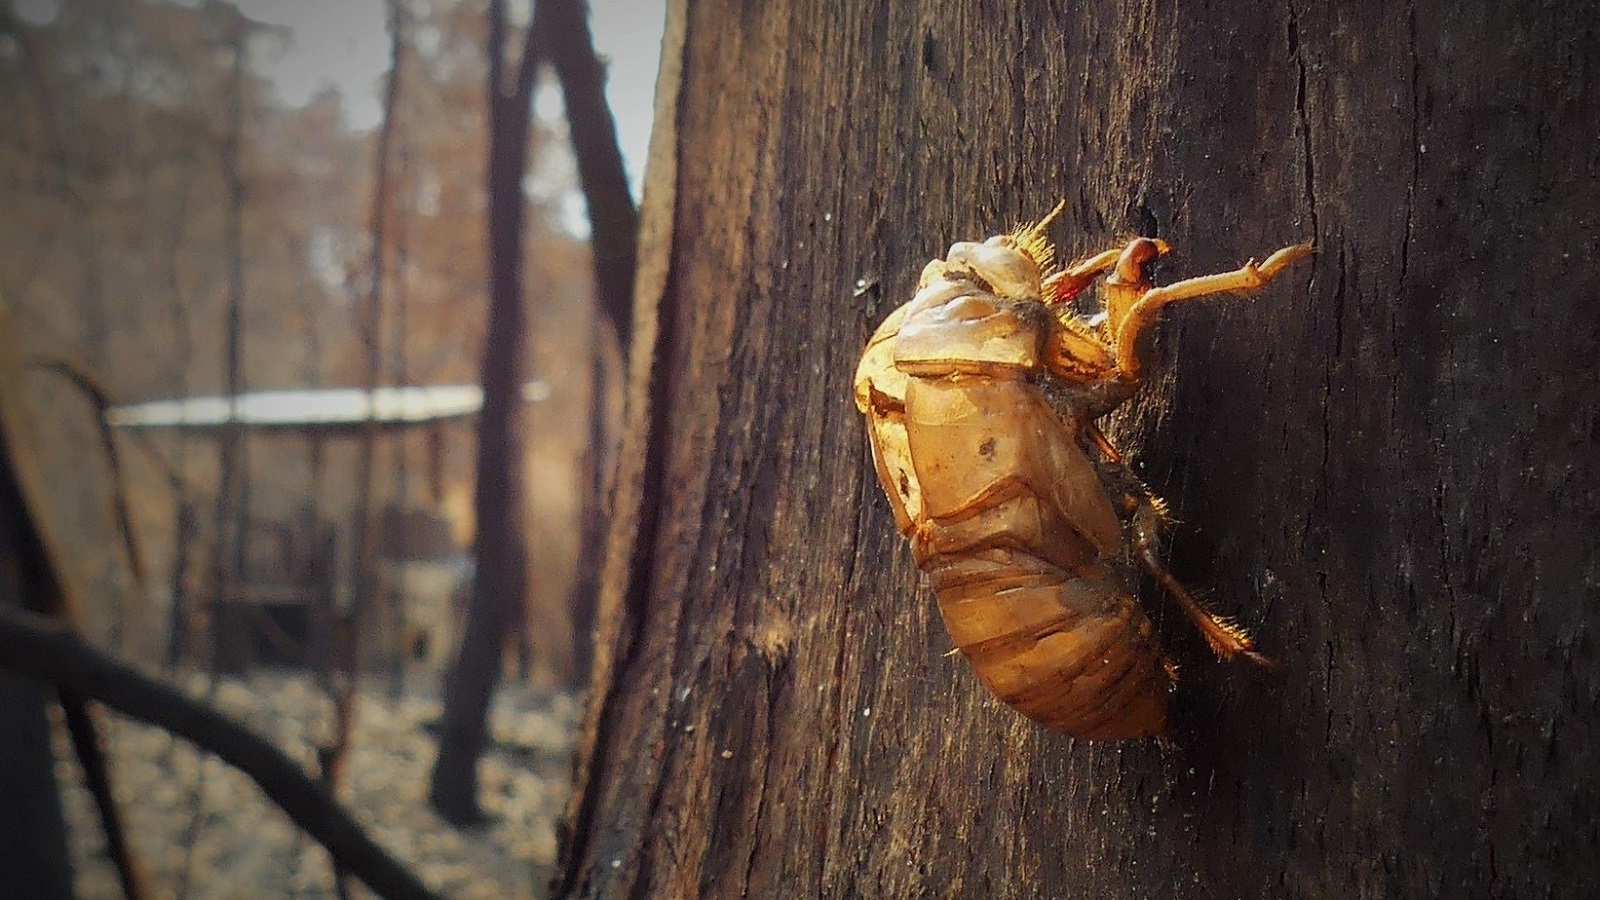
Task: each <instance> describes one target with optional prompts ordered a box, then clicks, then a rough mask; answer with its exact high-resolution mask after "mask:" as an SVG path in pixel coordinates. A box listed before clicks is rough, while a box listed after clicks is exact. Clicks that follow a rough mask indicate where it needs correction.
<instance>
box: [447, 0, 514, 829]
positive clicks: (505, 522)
mask: <svg viewBox="0 0 1600 900" xmlns="http://www.w3.org/2000/svg"><path fill="white" fill-rule="evenodd" d="M506 31H507V23H506V9H505V3H504V2H503V0H490V3H489V42H488V56H489V71H488V78H487V81H488V85H487V86H488V111H489V165H488V197H489V202H488V235H489V329H488V334H487V335H486V336H485V338H484V346H483V379H482V382H483V410H482V411H481V412H480V413H479V414H478V470H477V485H476V489H475V491H474V494H473V510H474V513H475V520H476V524H477V533H476V535H475V536H474V537H473V557H474V559H475V561H476V564H477V570H476V573H475V578H474V582H473V588H472V599H471V600H470V602H469V605H468V607H467V619H466V627H465V629H464V630H463V633H462V636H461V646H460V648H459V650H458V651H457V653H456V659H455V661H454V663H453V664H452V665H451V667H450V672H449V675H448V677H447V679H446V681H445V696H444V721H443V724H442V731H441V733H440V736H439V758H438V759H437V760H436V761H435V763H434V766H433V782H432V785H431V787H430V788H429V792H428V801H429V803H430V804H431V805H432V806H433V808H434V809H435V810H437V811H438V812H439V814H440V815H441V816H443V817H444V818H445V819H446V820H447V821H450V822H453V823H455V824H467V823H471V822H476V821H478V820H480V819H482V818H483V813H482V811H481V810H479V809H478V757H479V755H480V754H481V753H482V752H483V743H484V739H485V737H486V730H485V728H486V722H485V719H486V717H487V716H488V712H489V700H490V698H491V696H492V695H493V693H494V687H495V684H496V683H497V682H498V681H499V679H500V658H501V654H502V653H503V651H504V648H505V641H506V636H507V635H508V634H509V633H510V631H511V628H512V626H513V625H514V624H515V623H516V622H517V621H518V617H519V616H521V615H522V597H523V592H524V590H525V589H526V583H527V549H526V547H525V546H524V545H523V543H522V530H521V528H520V527H519V525H520V516H519V513H520V511H521V509H522V463H521V452H520V451H521V447H522V443H521V440H520V438H519V437H518V434H519V430H518V426H519V423H520V422H521V420H522V416H521V410H522V356H523V340H524V336H523V326H524V323H525V322H526V320H527V313H526V311H525V310H524V308H523V296H522V234H523V227H522V226H523V221H524V220H525V218H526V216H525V213H526V205H527V201H526V200H525V199H524V197H523V190H522V179H523V175H524V173H525V172H526V171H527V159H528V124H529V118H530V116H531V115H532V113H533V108H532V103H531V101H532V96H533V85H534V78H535V75H536V74H537V71H538V56H537V54H536V50H535V48H536V44H537V42H536V40H535V38H534V29H533V27H532V26H529V27H528V28H527V29H526V30H525V31H524V33H523V40H522V51H521V55H520V57H519V58H518V60H517V64H516V67H515V68H514V69H512V73H511V77H507V75H506V70H507V69H508V68H509V66H508V63H507V56H508V49H507V45H506Z"/></svg>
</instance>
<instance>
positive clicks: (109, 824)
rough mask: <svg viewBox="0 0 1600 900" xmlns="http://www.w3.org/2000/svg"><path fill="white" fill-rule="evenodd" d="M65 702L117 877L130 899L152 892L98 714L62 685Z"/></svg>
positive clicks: (70, 729)
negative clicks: (117, 791)
mask: <svg viewBox="0 0 1600 900" xmlns="http://www.w3.org/2000/svg"><path fill="white" fill-rule="evenodd" d="M56 699H57V700H59V701H60V703H61V713H62V718H63V719H65V720H66V724H67V733H68V734H70V735H71V737H72V748H73V750H74V751H75V752H76V753H77V754H78V765H80V766H82V767H83V780H84V783H85V785H86V786H87V787H88V788H89V795H90V796H91V797H93V798H94V802H95V808H96V809H98V810H99V812H100V821H101V824H102V826H103V827H104V829H105V833H106V849H107V852H108V853H110V855H111V861H112V863H113V864H114V865H115V866H116V869H117V879H118V880H119V881H120V882H121V883H122V894H123V896H125V897H127V898H128V900H141V898H144V897H149V896H151V893H150V890H149V888H148V887H147V882H148V877H147V876H146V874H145V872H144V870H143V867H142V866H140V865H139V863H138V861H137V860H136V859H134V856H133V848H132V847H130V846H129V845H128V829H127V824H126V823H125V822H124V821H123V819H122V811H121V809H119V808H118V807H117V802H116V798H115V795H114V793H113V791H112V789H111V766H110V764H109V762H108V761H107V759H106V754H105V749H104V748H103V747H101V746H100V736H99V734H98V732H97V730H96V728H95V723H94V717H93V716H91V715H90V714H89V704H88V703H87V702H86V701H85V700H84V698H83V696H82V695H80V694H79V693H78V692H76V691H72V690H68V689H66V688H62V689H61V690H60V691H59V692H58V694H57V697H56Z"/></svg>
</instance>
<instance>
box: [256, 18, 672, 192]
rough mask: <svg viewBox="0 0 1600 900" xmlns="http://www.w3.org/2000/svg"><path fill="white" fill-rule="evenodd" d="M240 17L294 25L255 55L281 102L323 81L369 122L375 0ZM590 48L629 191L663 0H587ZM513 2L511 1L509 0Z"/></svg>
mask: <svg viewBox="0 0 1600 900" xmlns="http://www.w3.org/2000/svg"><path fill="white" fill-rule="evenodd" d="M235 2H236V3H237V5H238V6H239V8H240V9H241V10H243V11H244V13H245V15H247V16H249V17H251V18H253V19H257V20H259V21H262V22H270V23H272V24H276V25H284V26H287V27H288V28H290V29H292V30H293V31H294V38H293V40H292V42H291V44H290V46H289V47H288V48H286V49H285V51H284V52H283V53H282V54H281V56H279V57H278V58H276V59H268V60H261V61H260V64H261V67H262V70H263V71H264V72H265V73H266V75H267V76H268V77H269V78H270V79H271V80H272V81H273V83H274V84H276V85H277V88H278V92H279V95H280V96H281V97H282V98H283V99H284V101H285V102H287V103H289V104H292V105H299V104H301V103H304V102H306V101H307V100H309V99H310V98H311V96H312V95H313V94H315V93H316V92H317V91H318V90H320V89H322V88H323V87H324V86H326V85H329V84H331V85H334V86H335V87H337V88H339V90H340V92H341V93H342V94H344V99H345V110H346V112H347V114H348V115H349V119H350V124H351V126H352V127H355V128H371V127H373V126H375V125H376V124H377V122H378V117H379V114H380V107H379V101H380V91H381V89H382V82H383V75H384V71H385V69H386V68H387V67H388V65H389V36H388V33H387V30H386V25H385V22H384V12H383V10H384V2H383V0H235ZM589 5H590V8H591V10H592V16H593V17H592V19H591V22H590V25H591V28H592V29H593V31H594V39H595V46H596V49H598V50H599V52H600V54H601V56H602V57H605V58H606V60H607V61H608V62H609V65H608V67H607V71H608V73H609V78H608V80H607V82H606V96H607V98H608V99H609V100H610V102H611V111H612V115H613V116H614V117H615V118H616V120H617V134H618V141H619V143H621V145H622V155H623V159H624V161H625V163H626V165H627V167H628V178H629V180H630V181H631V182H632V183H633V186H634V193H635V194H637V193H638V191H639V185H640V183H641V180H642V178H643V174H644V172H643V170H644V160H645V154H646V151H647V150H648V148H649V144H650V120H651V113H652V110H653V106H654V102H655V82H656V68H657V66H658V65H659V63H660V57H661V32H662V29H663V27H664V24H665V21H666V0H590V4H589ZM512 6H513V7H515V6H517V4H516V3H515V2H513V3H512ZM547 108H548V104H541V111H544V110H545V109H547Z"/></svg>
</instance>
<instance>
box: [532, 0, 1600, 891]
mask: <svg viewBox="0 0 1600 900" xmlns="http://www.w3.org/2000/svg"><path fill="white" fill-rule="evenodd" d="M672 6H673V9H672V12H671V14H670V16H669V34H668V43H667V50H668V52H667V53H666V54H665V56H664V60H665V62H664V70H663V89H662V95H661V98H660V104H661V108H660V109H659V110H658V113H657V123H658V129H661V131H660V132H659V133H658V135H657V144H656V147H655V153H654V155H653V156H652V163H651V170H650V172H651V176H650V178H651V183H650V184H649V185H648V187H647V191H646V200H645V207H644V210H643V226H642V227H643V230H642V234H641V244H640V275H639V280H638V298H637V308H636V311H637V314H638V321H637V325H636V342H635V344H634V345H633V348H632V351H631V363H632V374H631V376H630V377H631V385H630V396H629V402H630V412H629V417H628V418H629V423H628V433H627V435H626V438H625V446H624V451H623V463H622V465H623V470H622V472H621V474H620V478H619V495H618V506H617V519H616V521H615V523H614V526H613V530H612V534H611V540H610V546H611V554H610V557H609V559H608V561H607V568H606V572H605V576H604V584H603V590H602V607H601V612H600V617H601V622H600V636H601V642H600V644H599V645H598V653H599V655H600V659H599V660H598V662H597V665H596V667H595V672H596V681H595V683H594V685H593V690H592V696H593V697H594V702H593V706H592V708H591V710H590V712H589V715H588V717H587V720H586V722H585V732H584V734H583V735H582V739H581V741H580V752H581V753H582V756H581V758H580V762H579V782H578V786H577V793H576V795H575V797H574V799H573V801H572V806H571V809H570V810H569V812H570V820H569V822H568V825H567V828H566V831H565V834H564V846H563V859H562V869H561V874H560V877H559V880H558V884H557V888H558V892H559V893H560V894H561V895H564V896H589V895H593V896H605V897H613V896H641V897H642V896H720V897H731V896H831V897H842V896H868V897H911V896H941V897H942V896H957V897H1034V896H1074V897H1091V896H1109V897H1123V896H1134V897H1140V896H1156V897H1167V896H1194V897H1209V896H1237V897H1284V896H1289V897H1293V896H1427V895H1444V896H1500V895H1516V896H1543V895H1546V894H1560V895H1566V896H1585V895H1589V894H1592V893H1594V892H1595V890H1596V889H1597V888H1600V859H1597V856H1596V854H1595V853H1594V848H1595V846H1596V845H1597V843H1600V833H1597V826H1596V817H1595V815H1594V810H1595V809H1596V808H1597V807H1600V777H1597V775H1596V774H1595V773H1596V772H1600V711H1597V702H1596V701H1597V696H1600V662H1597V658H1600V654H1597V652H1596V647H1595V638H1594V635H1593V631H1594V629H1595V627H1596V625H1597V624H1600V597H1597V589H1596V586H1595V585H1596V583H1597V580H1600V577H1597V574H1596V572H1597V566H1600V554H1597V553H1596V552H1595V550H1594V549H1593V541H1594V538H1593V535H1594V534H1595V531H1596V528H1597V527H1600V493H1597V491H1600V489H1597V486H1596V485H1597V482H1596V479H1595V462H1594V449H1593V445H1594V442H1595V441H1596V438H1597V437H1600V401H1597V397H1600V392H1597V391H1596V388H1595V381H1594V377H1595V376H1594V364H1595V360H1596V359H1597V353H1600V311H1597V308H1596V305H1595V303H1594V302H1593V297H1594V295H1595V293H1596V291H1597V290H1600V278H1597V275H1596V270H1595V263H1594V259H1593V248H1594V246H1595V240H1596V237H1597V230H1600V226H1597V217H1596V212H1597V210H1600V181H1597V172H1600V155H1597V151H1596V149H1595V148H1596V147H1597V146H1600V141H1597V140H1596V138H1597V134H1596V131H1597V124H1596V123H1597V122H1600V99H1597V98H1600V67H1596V66H1595V65H1594V61H1595V60H1596V59H1597V58H1600V39H1597V33H1596V30H1595V26H1594V25H1593V24H1592V16H1591V15H1590V14H1589V10H1588V8H1587V6H1586V5H1585V4H1582V3H1577V2H1566V3H1554V4H1543V5H1539V6H1537V7H1535V6H1534V5H1532V4H1522V5H1520V7H1519V5H1516V4H1503V5H1500V6H1494V7H1491V6H1490V5H1488V4H1454V3H1421V4H1414V5H1393V6H1391V7H1388V8H1384V9H1382V10H1381V11H1380V10H1379V8H1377V7H1373V6H1371V5H1370V4H1362V3H1355V2H1351V0H1342V2H1335V3H1329V4H1320V5H1314V6H1311V5H1308V7H1307V8H1306V9H1303V10H1299V11H1296V9H1294V8H1293V7H1291V6H1280V5H1274V4H1264V3H1245V2H1221V3H1215V4H1210V5H1208V6H1206V7H1204V8H1193V9H1190V8H1185V9H1184V10H1183V11H1182V12H1181V13H1175V12H1174V11H1173V8H1172V6H1171V5H1170V4H1155V3H1139V2H1111V0H1106V2H1094V3H1085V4H1078V5H1076V6H1074V7H1072V8H1066V9H1054V10H1049V9H1046V8H1045V6H1044V5H1043V4H1038V5H1036V4H991V5H989V6H988V10H989V12H987V13H986V14H977V13H971V12H966V11H964V10H963V9H962V7H964V5H963V4H935V3H923V4H919V5H891V4H879V3H874V2H864V0H854V2H847V3H834V4H802V3H792V2H776V3H769V4H761V5H759V6H739V5H735V4H726V3H718V2H703V3H696V4H688V3H686V2H682V0H680V2H675V3H674V4H672ZM1063 196H1064V197H1065V198H1066V200H1067V209H1066V213H1065V215H1064V217H1063V221H1062V223H1061V224H1059V225H1058V226H1057V228H1056V230H1055V234H1056V235H1057V237H1058V238H1060V239H1062V242H1063V243H1064V245H1065V246H1064V251H1065V253H1066V254H1067V255H1068V256H1072V257H1077V256H1081V255H1084V254H1086V253H1088V252H1090V251H1096V250H1100V249H1102V248H1105V247H1108V246H1112V245H1114V244H1116V243H1118V242H1119V240H1120V239H1122V238H1125V237H1126V235H1127V234H1128V233H1130V232H1135V233H1143V234H1158V235H1160V236H1161V237H1163V238H1165V239H1166V240H1168V241H1170V242H1171V243H1172V244H1173V246H1174V247H1175V251H1174V253H1173V254H1172V256H1171V257H1170V258H1169V260H1168V261H1167V262H1166V263H1165V264H1164V265H1163V267H1162V269H1161V270H1160V271H1159V272H1158V278H1159V279H1160V280H1162V281H1172V280H1175V279H1177V278H1180V277H1183V276H1186V275H1193V274H1202V273H1209V272H1214V271H1221V270H1224V269H1228V268H1232V267H1233V266H1235V265H1237V264H1238V263H1240V262H1242V261H1243V260H1244V259H1246V258H1249V257H1251V256H1257V257H1259V256H1261V255H1263V254H1265V253H1266V252H1269V251H1271V250H1273V249H1276V248H1277V247H1280V246H1282V245H1284V244H1286V243H1290V242H1293V241H1297V240H1305V239H1310V240H1314V241H1315V242H1316V244H1317V246H1318V248H1319V253H1318V255H1317V256H1316V258H1315V260H1314V261H1313V262H1312V263H1310V264H1305V265H1303V266H1302V267H1301V268H1299V269H1297V270H1294V271H1292V272H1291V273H1289V274H1287V275H1286V276H1285V277H1283V278H1282V279H1280V280H1279V281H1278V282H1277V283H1275V284H1274V285H1273V286H1272V287H1271V288H1270V289H1268V290H1267V291H1265V292H1263V293H1262V294H1261V295H1260V296H1258V297H1255V298H1253V299H1248V300H1243V299H1230V298H1219V299H1216V300H1214V301H1210V302H1207V303H1204V304H1195V305H1193V306H1190V307H1188V308H1179V309H1174V310H1172V311H1171V312H1170V313H1169V314H1167V316H1166V322H1165V323H1164V325H1163V327H1162V328H1161V329H1160V335H1159V340H1158V344H1157V359H1158V363H1157V365H1156V367H1155V369H1154V370H1153V372H1152V376H1151V383H1150V387H1149V390H1148V391H1147V393H1146V395H1145V397H1144V398H1143V400H1142V401H1141V402H1140V403H1139V404H1138V405H1137V406H1136V407H1135V408H1133V409H1131V410H1130V411H1128V412H1127V413H1125V414H1123V415H1120V416H1118V417H1116V418H1115V420H1114V421H1113V422H1111V423H1110V426H1111V430H1112V432H1113V434H1114V436H1115V437H1116V438H1117V439H1118V440H1119V443H1120V444H1121V445H1122V446H1123V447H1125V448H1127V449H1128V450H1130V451H1131V453H1132V455H1133V458H1134V461H1135V467H1136V469H1137V471H1139V472H1140V473H1141V475H1142V476H1143V477H1144V478H1145V479H1146V480H1147V481H1148V482H1149V483H1150V484H1151V486H1152V487H1153V488H1154V489H1155V490H1156V491H1157V492H1158V493H1162V494H1164V495H1165V496H1166V497H1167V498H1168V499H1169V500H1170V502H1171V505H1172V509H1173V512H1174V514H1175V516H1176V518H1177V519H1178V520H1179V521H1180V524H1179V525H1178V526H1177V527H1176V528H1175V530H1174V534H1173V536H1172V541H1171V551H1170V554H1169V558H1170V561H1171V563H1172V568H1173V569H1174V571H1175V572H1176V573H1177V575H1178V576H1179V577H1180V578H1181V579H1183V580H1185V581H1187V582H1188V583H1189V584H1191V585H1192V586H1194V587H1196V588H1197V589H1199V590H1201V591H1202V593H1203V594H1205V595H1207V596H1208V597H1209V598H1210V601H1211V603H1212V604H1213V605H1214V606H1215V607H1216V608H1218V609H1219V610H1220V611H1221V612H1223V613H1225V614H1229V615H1233V616H1236V617H1238V619H1239V620H1240V621H1241V622H1242V624H1244V625H1245V626H1247V627H1249V628H1250V629H1252V630H1253V631H1254V633H1255V634H1256V636H1257V638H1258V639H1259V641H1260V644H1261V646H1262V647H1263V649H1264V650H1265V651H1266V652H1268V653H1269V654H1270V655H1272V656H1274V657H1276V658H1277V659H1278V660H1279V661H1281V662H1282V663H1283V664H1284V668H1283V671H1282V672H1281V673H1278V674H1268V673H1263V672H1261V671H1258V670H1253V669H1251V668H1249V667H1245V666H1228V665H1221V664H1218V663H1215V662H1213V661H1212V660H1211V659H1210V658H1209V654H1208V653H1207V651H1206V649H1205V647H1204V645H1203V644H1202V643H1201V642H1200V641H1199V640H1197V639H1196V637H1195V635H1194V634H1193V633H1192V631H1190V630H1189V629H1188V628H1187V627H1186V625H1185V623H1184V622H1183V621H1182V620H1181V616H1176V615H1173V614H1170V613H1167V614H1165V615H1163V614H1162V611H1163V610H1164V609H1166V607H1165V606H1163V605H1162V604H1161V603H1160V600H1159V597H1158V595H1157V594H1156V593H1155V591H1154V590H1152V589H1150V588H1149V587H1147V588H1146V589H1145V590H1144V592H1143V597H1144V599H1145V600H1146V601H1147V605H1148V606H1149V607H1150V609H1151V610H1152V613H1153V614H1155V615H1156V616H1157V619H1158V625H1159V627H1160V628H1161V629H1162V631H1163V634H1164V635H1165V636H1166V638H1167V646H1168V647H1169V650H1170V652H1171V654H1172V655H1173V657H1174V658H1175V659H1176V661H1177V662H1178V663H1179V664H1180V665H1181V666H1182V670H1183V679H1182V682H1181V684H1180V685H1179V688H1178V691H1177V695H1176V697H1175V708H1176V714H1177V724H1176V728H1175V729H1174V733H1173V735H1172V737H1171V740H1170V741H1169V742H1165V743H1158V742H1154V741H1151V742H1136V743H1124V744H1104V743H1089V742H1083V741H1074V740H1070V739H1067V738H1064V737H1060V736H1058V735H1055V734H1052V733H1050V732H1047V731H1044V730H1043V729H1041V728H1038V727H1036V726H1034V725H1033V724H1031V723H1030V722H1028V721H1027V720H1025V719H1023V718H1022V717H1021V716H1019V715H1018V714H1016V713H1014V712H1013V711H1011V710H1010V709H1008V708H1006V707H1004V706H1001V705H999V704H998V703H996V702H995V701H993V700H991V699H990V698H989V697H988V696H987V695H986V693H985V692H984V691H983V689H982V688H981V687H980V686H979V684H978V683H977V681H976V679H975V677H974V676H973V674H972V673H971V672H970V671H969V670H968V668H967V667H966V665H965V663H964V662H962V661H961V660H960V659H947V658H945V656H944V653H945V651H946V650H947V649H948V647H949V643H948V641H947V638H946V636H945V634H944V631H943V628H942V626H941V624H940V622H939V620H938V616H937V613H936V612H935V610H934V608H933V604H932V602H931V597H930V594H929V592H928V591H927V590H926V588H925V587H923V586H920V581H919V577H918V573H917V571H916V569H915V568H914V567H913V565H912V561H911V554H910V552H909V549H908V548H907V547H906V546H905V545H904V542H903V541H902V540H901V539H900V537H899V536H898V535H897V534H896V533H895V530H894V526H893V522H892V520H891V517H890V513H889V508H888V505H887V504H886V502H885V501H884V499H883V497H882V496H881V494H880V492H879V489H878V486H877V484H876V483H875V479H874V477H873V474H872V471H871V466H870V462H869V459H868V455H867V449H866V441H865V437H864V433H863V428H862V425H861V422H860V421H859V419H860V417H859V416H858V414H857V413H856V411H855V409H854V408H853V405H852V402H851V398H850V382H851V375H852V370H853V368H854V366H855V363H856V359H857V357H858V354H859V352H860V350H861V347H862V345H863V343H864V341H865V340H866V338H867V336H868V334H869V333H870V332H871V331H872V329H873V328H874V327H875V326H876V325H877V323H878V322H879V321H880V320H881V319H882V318H883V317H884V316H885V315H886V314H887V313H888V312H889V311H890V310H892V309H893V308H894V307H896V306H898V305H899V304H901V303H903V302H905V301H906V300H907V299H909V297H910V296H911V293H912V291H913V288H914V284H915V279H916V277H917V273H918V270H919V269H920V267H921V266H922V264H923V262H924V261H926V260H927V259H929V258H931V257H933V256H935V255H941V254H942V253H943V251H944V249H945V248H946V247H947V246H948V245H949V243H950V242H951V241H952V240H956V239H974V238H982V237H983V236H985V235H988V234H992V233H994V232H996V231H998V230H1002V229H1004V228H1007V227H1009V226H1010V225H1012V224H1014V223H1016V222H1018V221H1020V220H1023V219H1027V218H1031V217H1037V216H1039V215H1041V214H1042V213H1044V212H1045V211H1046V210H1048V209H1049V208H1050V207H1051V206H1052V205H1053V204H1054V203H1055V201H1056V199H1057V198H1059V197H1063Z"/></svg>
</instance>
